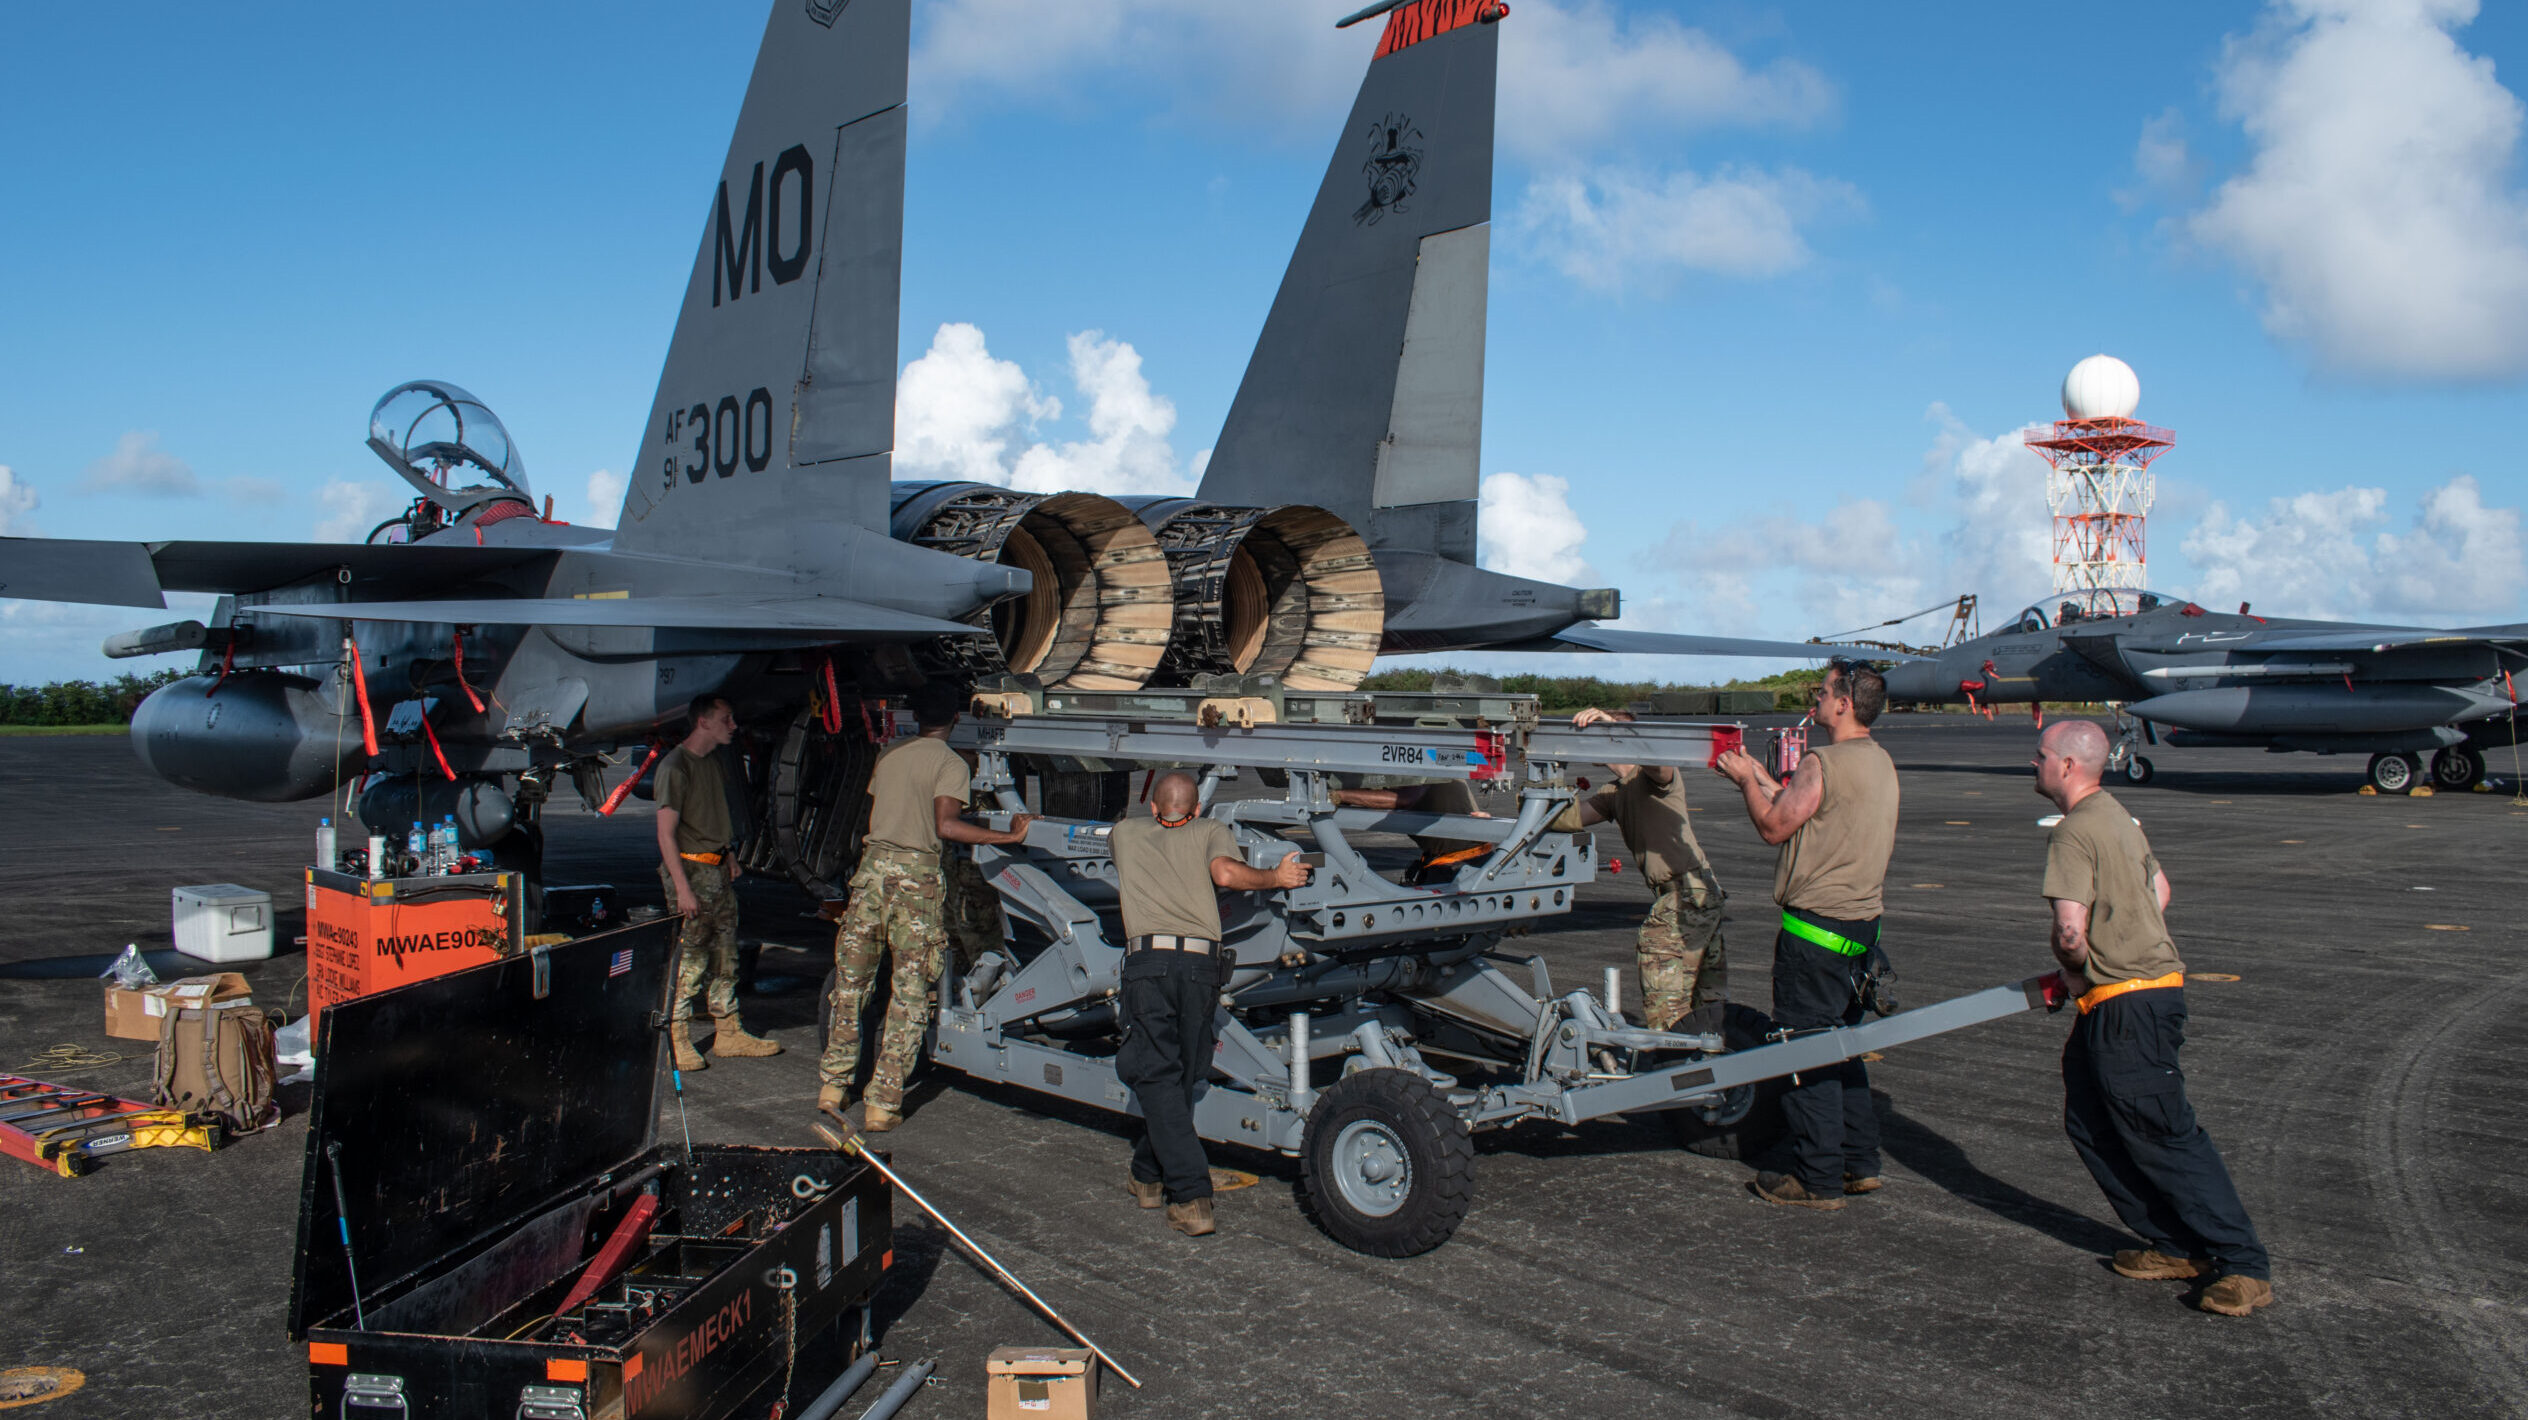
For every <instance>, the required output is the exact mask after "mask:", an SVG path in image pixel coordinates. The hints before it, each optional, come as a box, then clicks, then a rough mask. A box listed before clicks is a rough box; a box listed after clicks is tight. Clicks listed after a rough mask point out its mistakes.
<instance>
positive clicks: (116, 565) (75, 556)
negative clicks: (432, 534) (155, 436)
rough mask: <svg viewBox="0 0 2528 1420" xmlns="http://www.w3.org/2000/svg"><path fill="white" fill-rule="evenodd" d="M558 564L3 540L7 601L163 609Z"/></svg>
mask: <svg viewBox="0 0 2528 1420" xmlns="http://www.w3.org/2000/svg"><path fill="white" fill-rule="evenodd" d="M554 555H555V549H553V548H549V547H465V546H450V547H439V546H434V545H431V544H427V543H424V544H421V545H418V546H414V545H410V544H404V543H357V542H355V543H327V542H95V541H88V540H84V539H79V538H66V537H9V538H0V597H25V598H27V599H29V600H32V601H52V602H89V603H95V604H100V605H105V606H151V607H163V606H165V605H166V604H167V599H166V597H165V595H164V593H167V592H224V593H225V592H261V591H268V590H270V589H271V588H274V587H285V586H288V585H290V584H291V583H293V582H303V581H306V580H307V579H309V578H311V577H317V576H322V575H324V574H326V573H329V572H334V571H337V570H339V569H342V568H346V567H347V568H349V569H350V570H351V575H352V576H353V577H355V578H358V579H361V580H363V581H375V580H388V581H404V580H407V579H409V580H412V581H416V582H420V583H423V584H425V585H426V584H431V583H438V584H445V583H449V582H462V581H465V580H468V579H470V578H476V577H488V576H493V575H497V574H499V573H502V572H508V571H511V570H514V569H516V568H520V567H527V566H532V565H535V564H538V563H542V562H548V561H550V560H552V558H553V557H554ZM433 619H434V620H436V619H443V618H433Z"/></svg>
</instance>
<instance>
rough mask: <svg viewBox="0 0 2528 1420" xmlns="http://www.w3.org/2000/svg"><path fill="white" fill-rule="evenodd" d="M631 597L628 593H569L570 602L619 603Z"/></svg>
mask: <svg viewBox="0 0 2528 1420" xmlns="http://www.w3.org/2000/svg"><path fill="white" fill-rule="evenodd" d="M631 596H632V594H631V593H630V592H573V593H571V600H572V601H577V602H619V601H626V600H629V599H630V598H631Z"/></svg>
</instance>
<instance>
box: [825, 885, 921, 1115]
mask: <svg viewBox="0 0 2528 1420" xmlns="http://www.w3.org/2000/svg"><path fill="white" fill-rule="evenodd" d="M946 898H947V884H946V882H945V881H944V880H943V878H942V875H941V872H940V866H939V860H938V859H937V858H935V857H932V856H931V855H930V854H927V853H897V852H890V851H888V850H886V849H883V848H870V849H867V850H864V851H863V852H862V853H861V855H860V870H859V871H858V872H855V873H853V874H852V878H851V906H849V907H847V908H845V909H843V922H842V925H841V926H840V927H839V928H837V929H836V930H835V933H834V1025H833V1032H832V1034H830V1035H828V1036H827V1037H826V1039H825V1058H824V1059H823V1060H822V1061H820V1062H819V1063H818V1065H817V1070H816V1073H817V1079H818V1081H819V1082H820V1083H822V1084H827V1085H832V1086H835V1087H837V1088H840V1089H843V1090H849V1089H850V1088H851V1083H852V1077H853V1075H854V1074H856V1073H857V1072H858V1071H859V1069H860V1014H861V1012H862V1010H863V1009H865V1008H866V1007H867V1006H868V1004H869V992H870V991H871V989H872V988H874V987H875V986H876V984H877V980H878V963H879V962H880V961H881V960H882V959H892V961H893V963H894V969H893V974H892V978H891V981H890V985H891V987H892V991H893V999H892V1000H890V1001H889V1003H888V1005H887V1021H886V1028H885V1030H884V1032H883V1033H882V1034H881V1035H880V1037H879V1040H878V1068H877V1073H876V1075H875V1076H874V1077H873V1078H872V1079H871V1080H870V1081H869V1093H868V1096H867V1097H868V1098H869V1099H870V1100H871V1101H873V1102H875V1103H877V1104H880V1105H884V1106H885V1107H887V1108H888V1109H896V1108H899V1107H901V1106H902V1105H903V1103H904V1077H905V1076H906V1075H908V1074H911V1073H912V1070H913V1066H914V1063H915V1062H916V1061H918V1060H919V1059H920V1058H921V1054H922V1033H923V1032H924V1031H926V1030H928V1029H929V1027H930V1009H931V1008H930V988H931V983H932V982H933V981H934V980H936V979H938V976H939V969H940V966H941V964H942V962H943V961H945V959H946V957H947V954H948V933H947V927H946V923H945V922H944V920H943V918H944V914H945V912H946V905H947V904H946Z"/></svg>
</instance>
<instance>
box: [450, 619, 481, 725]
mask: <svg viewBox="0 0 2528 1420" xmlns="http://www.w3.org/2000/svg"><path fill="white" fill-rule="evenodd" d="M456 685H457V689H459V690H462V691H464V692H465V698H466V701H467V702H468V703H469V704H471V705H472V706H473V707H474V713H475V714H477V715H480V714H482V713H483V697H481V696H479V695H476V694H475V693H474V687H472V686H470V685H467V684H466V683H465V633H464V632H462V631H460V632H458V633H456Z"/></svg>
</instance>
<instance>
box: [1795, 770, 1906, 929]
mask: <svg viewBox="0 0 2528 1420" xmlns="http://www.w3.org/2000/svg"><path fill="white" fill-rule="evenodd" d="M1808 757H1809V758H1810V759H1813V760H1815V761H1816V762H1817V769H1818V771H1819V773H1821V774H1823V775H1824V776H1825V782H1824V786H1823V792H1822V795H1821V797H1820V798H1819V799H1818V801H1817V812H1816V813H1814V814H1812V815H1810V816H1809V820H1808V822H1806V823H1804V824H1801V825H1800V826H1799V831H1798V832H1797V833H1794V834H1792V835H1791V841H1790V842H1788V843H1785V844H1783V845H1782V856H1781V858H1780V859H1779V860H1778V861H1777V862H1776V863H1775V865H1774V868H1773V900H1774V901H1775V902H1778V903H1780V904H1781V905H1782V906H1784V907H1796V908H1798V909H1799V910H1800V911H1802V912H1813V913H1815V914H1816V915H1818V916H1820V917H1838V918H1842V919H1844V920H1845V921H1851V922H1866V921H1868V920H1870V919H1871V918H1873V917H1876V916H1878V915H1879V914H1880V912H1881V911H1882V910H1883V909H1882V907H1881V904H1880V899H1879V889H1880V888H1881V887H1882V886H1884V885H1885V883H1886V880H1887V860H1888V858H1889V857H1890V856H1891V855H1892V854H1894V853H1895V851H1896V762H1895V761H1894V760H1892V759H1889V758H1888V757H1887V751H1886V750H1884V749H1881V748H1879V744H1878V741H1876V740H1872V739H1859V740H1845V741H1843V742H1842V743H1841V744H1829V745H1823V746H1820V747H1818V748H1816V749H1812V750H1810V751H1809V752H1808Z"/></svg>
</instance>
